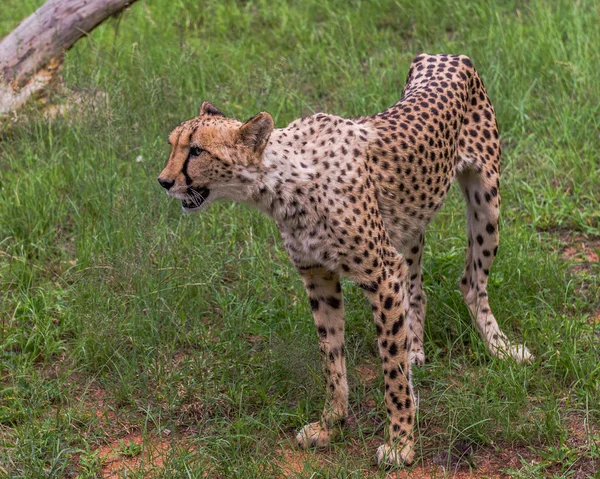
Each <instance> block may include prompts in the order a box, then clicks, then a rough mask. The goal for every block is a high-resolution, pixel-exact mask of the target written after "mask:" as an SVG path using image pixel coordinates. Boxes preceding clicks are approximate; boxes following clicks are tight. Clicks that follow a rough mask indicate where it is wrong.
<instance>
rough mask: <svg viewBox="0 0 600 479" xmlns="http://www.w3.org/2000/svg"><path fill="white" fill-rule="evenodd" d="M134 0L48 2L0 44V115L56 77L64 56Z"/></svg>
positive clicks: (11, 109)
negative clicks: (79, 41) (82, 38)
mask: <svg viewBox="0 0 600 479" xmlns="http://www.w3.org/2000/svg"><path fill="white" fill-rule="evenodd" d="M135 1H136V0H48V1H47V2H46V3H44V4H43V5H42V6H41V7H40V8H39V9H38V10H36V11H35V12H34V13H33V14H31V15H30V16H29V17H27V18H26V19H25V20H23V21H22V22H21V23H20V24H19V25H18V26H17V28H15V29H14V30H13V31H12V32H11V33H9V34H8V35H7V36H6V37H4V38H3V39H2V41H0V115H2V114H6V113H9V112H11V111H15V110H17V109H18V108H19V107H21V106H22V105H23V104H24V103H25V102H26V101H27V100H28V99H29V98H30V97H31V96H32V95H35V94H38V93H39V92H40V91H42V90H44V89H45V88H46V87H47V86H48V85H49V84H50V83H51V82H52V81H53V80H54V79H55V77H56V75H57V72H58V71H59V70H60V67H61V65H62V61H63V57H64V53H65V52H66V51H67V50H68V49H69V48H71V47H72V46H73V45H74V44H75V43H76V42H77V40H79V39H80V38H81V37H82V36H84V35H87V34H88V33H89V32H91V31H92V30H93V29H94V28H95V27H97V26H98V25H100V23H102V22H103V21H104V20H106V19H107V18H109V17H110V16H112V15H115V14H116V13H118V12H120V11H121V10H123V9H124V8H126V7H128V6H129V5H131V4H132V3H134V2H135Z"/></svg>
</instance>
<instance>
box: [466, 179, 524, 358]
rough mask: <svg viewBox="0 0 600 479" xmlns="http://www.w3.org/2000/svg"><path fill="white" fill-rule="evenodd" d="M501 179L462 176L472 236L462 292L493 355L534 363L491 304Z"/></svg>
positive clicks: (468, 227) (470, 237) (469, 229)
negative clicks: (511, 338) (501, 323)
mask: <svg viewBox="0 0 600 479" xmlns="http://www.w3.org/2000/svg"><path fill="white" fill-rule="evenodd" d="M497 178H498V177H497V176H496V175H492V176H491V177H489V178H488V177H484V175H483V174H481V173H479V172H477V171H475V170H473V169H469V170H466V171H463V172H462V173H461V174H460V175H459V176H458V180H459V183H460V186H461V189H462V191H463V194H464V196H465V199H466V202H467V229H468V235H469V246H468V250H467V261H466V265H465V274H464V276H463V277H462V280H461V284H460V289H461V291H462V293H463V296H464V298H465V302H466V303H467V306H468V308H469V311H470V312H471V317H472V318H473V320H474V322H475V325H476V327H477V331H478V332H479V335H480V336H481V338H482V339H483V341H484V342H485V345H486V347H487V349H488V350H489V352H490V354H492V355H493V356H496V357H499V358H507V357H510V358H512V359H514V360H515V361H517V362H519V363H526V364H530V363H531V362H533V360H534V357H533V355H532V354H531V353H530V352H529V350H528V349H527V348H526V347H525V346H524V345H513V344H511V343H510V342H509V340H508V338H507V337H506V335H505V334H504V333H503V332H502V330H501V329H500V327H499V326H498V323H497V321H496V318H495V317H494V315H493V313H492V310H491V309H490V305H489V301H488V293H487V282H488V277H489V274H490V268H491V266H492V263H493V262H494V258H495V256H496V254H497V252H498V236H499V235H498V218H499V207H500V195H499V192H498V186H499V185H498V183H499V182H498V180H497Z"/></svg>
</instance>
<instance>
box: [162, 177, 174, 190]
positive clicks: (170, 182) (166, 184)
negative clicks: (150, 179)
mask: <svg viewBox="0 0 600 479" xmlns="http://www.w3.org/2000/svg"><path fill="white" fill-rule="evenodd" d="M158 182H159V183H160V186H162V187H163V188H164V189H165V190H170V189H171V187H172V186H173V185H174V184H175V181H173V180H163V179H162V178H158Z"/></svg>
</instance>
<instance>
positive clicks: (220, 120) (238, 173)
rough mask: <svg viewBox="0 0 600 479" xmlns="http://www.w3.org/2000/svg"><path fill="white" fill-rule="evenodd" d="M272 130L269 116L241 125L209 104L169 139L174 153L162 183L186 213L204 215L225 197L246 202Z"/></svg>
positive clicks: (204, 105)
mask: <svg viewBox="0 0 600 479" xmlns="http://www.w3.org/2000/svg"><path fill="white" fill-rule="evenodd" d="M273 128H274V123H273V118H272V117H271V115H270V114H269V113H266V112H261V113H259V114H257V115H255V116H253V117H252V118H250V119H249V120H248V121H247V122H246V123H241V122H239V121H237V120H234V119H231V118H227V117H225V115H224V114H223V113H221V112H220V111H219V110H218V109H217V108H216V107H215V106H214V105H213V104H212V103H210V102H207V101H205V102H203V103H202V106H201V107H200V112H199V114H198V116H197V117H196V118H193V119H191V120H188V121H185V122H183V123H181V124H180V125H179V126H177V127H176V128H175V129H174V130H173V131H172V132H171V134H170V135H169V144H170V145H171V154H170V156H169V159H168V161H167V164H166V166H165V167H164V169H163V171H162V172H161V173H160V176H159V177H158V182H159V183H160V185H161V186H162V187H163V188H164V189H165V190H166V192H167V194H168V195H169V196H173V197H175V198H178V199H179V200H181V204H182V206H183V210H184V211H186V212H191V211H200V210H202V209H204V208H206V206H208V205H209V204H210V203H212V202H213V201H215V200H217V199H221V198H227V199H232V200H242V201H243V200H245V199H247V198H245V197H244V195H245V194H246V193H245V192H246V191H247V188H246V186H247V184H248V183H249V182H251V178H252V174H253V173H256V171H257V170H258V168H259V165H260V164H261V161H262V158H263V153H264V150H265V147H266V146H267V143H268V140H269V137H270V135H271V132H272V131H273Z"/></svg>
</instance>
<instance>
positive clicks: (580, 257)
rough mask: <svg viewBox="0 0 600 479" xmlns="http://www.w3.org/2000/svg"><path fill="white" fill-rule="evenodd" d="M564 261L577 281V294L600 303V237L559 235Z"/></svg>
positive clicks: (563, 233) (564, 232)
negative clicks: (598, 280)
mask: <svg viewBox="0 0 600 479" xmlns="http://www.w3.org/2000/svg"><path fill="white" fill-rule="evenodd" d="M557 236H558V239H559V250H560V255H561V257H562V259H563V260H565V261H566V262H567V263H569V269H570V270H571V272H572V273H573V275H574V279H575V280H576V281H577V284H576V287H575V292H576V293H577V294H578V295H579V296H583V297H585V298H586V299H589V300H590V301H592V302H595V301H598V296H599V293H598V284H597V280H596V276H597V275H598V273H599V272H600V237H599V236H584V235H582V234H578V233H574V232H572V231H561V232H558V233H557Z"/></svg>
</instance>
